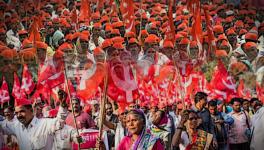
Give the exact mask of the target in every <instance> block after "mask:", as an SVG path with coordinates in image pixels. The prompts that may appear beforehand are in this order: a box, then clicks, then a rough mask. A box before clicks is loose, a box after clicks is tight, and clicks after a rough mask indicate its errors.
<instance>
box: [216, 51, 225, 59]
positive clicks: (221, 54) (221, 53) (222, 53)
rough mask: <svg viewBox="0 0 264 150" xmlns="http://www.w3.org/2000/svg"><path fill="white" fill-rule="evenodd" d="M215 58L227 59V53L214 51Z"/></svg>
mask: <svg viewBox="0 0 264 150" xmlns="http://www.w3.org/2000/svg"><path fill="white" fill-rule="evenodd" d="M215 56H216V57H217V58H220V57H227V53H226V51H225V50H216V51H215Z"/></svg>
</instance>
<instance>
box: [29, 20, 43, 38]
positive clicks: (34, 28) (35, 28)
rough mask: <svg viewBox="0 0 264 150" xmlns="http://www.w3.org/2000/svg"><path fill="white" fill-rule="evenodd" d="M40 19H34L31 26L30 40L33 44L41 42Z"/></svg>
mask: <svg viewBox="0 0 264 150" xmlns="http://www.w3.org/2000/svg"><path fill="white" fill-rule="evenodd" d="M39 19H40V18H38V17H34V18H33V22H32V24H31V26H30V30H29V31H30V34H29V38H28V40H29V41H31V42H36V41H41V35H40V33H39Z"/></svg>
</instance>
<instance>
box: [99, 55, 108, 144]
mask: <svg viewBox="0 0 264 150" xmlns="http://www.w3.org/2000/svg"><path fill="white" fill-rule="evenodd" d="M106 59H107V52H106V54H105V60H104V65H106ZM107 70H108V68H106V74H105V77H104V91H103V96H101V99H100V114H99V140H101V139H102V135H103V120H104V117H105V104H106V101H107V89H108V71H107ZM99 149H101V148H100V147H99Z"/></svg>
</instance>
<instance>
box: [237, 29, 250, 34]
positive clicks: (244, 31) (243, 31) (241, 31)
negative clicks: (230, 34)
mask: <svg viewBox="0 0 264 150" xmlns="http://www.w3.org/2000/svg"><path fill="white" fill-rule="evenodd" d="M247 32H248V31H247V30H246V29H241V30H240V31H239V35H243V34H246V33H247Z"/></svg>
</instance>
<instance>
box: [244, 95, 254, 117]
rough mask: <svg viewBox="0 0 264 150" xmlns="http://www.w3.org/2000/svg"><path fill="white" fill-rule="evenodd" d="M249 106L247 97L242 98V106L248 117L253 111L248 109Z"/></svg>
mask: <svg viewBox="0 0 264 150" xmlns="http://www.w3.org/2000/svg"><path fill="white" fill-rule="evenodd" d="M249 106H250V103H249V101H248V100H247V99H243V100H242V108H243V110H244V111H245V112H247V113H248V114H249V116H250V117H252V116H253V114H254V113H253V110H250V108H249Z"/></svg>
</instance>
